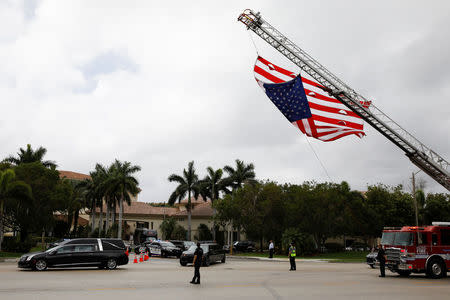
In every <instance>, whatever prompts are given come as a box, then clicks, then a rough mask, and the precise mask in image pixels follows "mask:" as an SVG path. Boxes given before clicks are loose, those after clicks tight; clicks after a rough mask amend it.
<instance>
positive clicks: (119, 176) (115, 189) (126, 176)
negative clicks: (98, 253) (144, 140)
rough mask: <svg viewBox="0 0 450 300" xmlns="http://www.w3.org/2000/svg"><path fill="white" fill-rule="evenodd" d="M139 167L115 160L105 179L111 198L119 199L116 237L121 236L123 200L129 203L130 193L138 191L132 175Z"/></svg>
mask: <svg viewBox="0 0 450 300" xmlns="http://www.w3.org/2000/svg"><path fill="white" fill-rule="evenodd" d="M140 170H141V167H139V166H133V165H131V163H130V162H128V161H125V162H121V161H119V160H117V159H116V160H115V161H114V163H113V164H112V172H111V176H110V177H109V178H108V179H107V180H106V182H105V184H106V186H108V187H109V190H110V191H111V193H112V195H113V198H114V199H118V200H119V229H118V233H117V235H118V236H117V237H118V238H120V239H121V238H122V218H123V202H124V201H125V202H126V203H127V204H128V205H130V204H131V198H130V195H132V196H133V197H135V196H136V195H137V194H138V193H139V182H138V180H137V179H136V178H135V177H134V176H133V175H132V174H134V173H136V172H139V171H140Z"/></svg>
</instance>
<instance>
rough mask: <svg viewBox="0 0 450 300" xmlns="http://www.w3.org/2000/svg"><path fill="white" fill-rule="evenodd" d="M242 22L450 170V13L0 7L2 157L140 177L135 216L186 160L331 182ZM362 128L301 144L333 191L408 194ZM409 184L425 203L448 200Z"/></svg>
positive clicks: (2, 1)
mask: <svg viewBox="0 0 450 300" xmlns="http://www.w3.org/2000/svg"><path fill="white" fill-rule="evenodd" d="M225 2H226V3H225ZM245 8H252V9H253V10H255V11H260V12H261V14H262V16H263V17H264V19H266V20H267V21H268V22H269V23H270V24H272V25H273V26H275V27H276V28H277V29H278V30H280V31H281V32H282V33H283V34H285V35H286V36H287V37H289V38H290V39H291V40H292V41H294V42H295V43H296V44H297V45H298V46H299V47H301V48H302V49H304V50H305V51H307V52H308V53H309V54H310V55H311V56H312V57H314V58H315V59H317V60H318V61H319V62H320V63H321V64H323V65H324V66H325V67H327V68H328V69H329V70H331V71H332V72H333V73H334V74H336V75H337V76H338V77H340V78H341V79H342V80H343V81H344V82H346V83H347V84H349V85H350V86H351V87H352V88H353V89H355V90H356V91H358V92H360V93H361V94H362V95H364V96H366V97H367V98H369V99H372V100H373V102H374V103H375V105H376V106H377V107H378V108H380V109H381V110H382V111H383V112H385V113H386V114H387V115H389V116H390V117H391V118H393V119H394V120H395V121H397V122H398V123H399V124H400V125H402V126H403V127H404V128H405V129H407V130H408V131H409V132H410V133H412V134H413V135H414V136H415V137H416V138H418V139H419V140H420V141H422V142H423V143H424V144H426V145H427V146H429V147H430V148H432V149H433V150H434V151H436V152H437V153H439V154H440V155H441V156H443V157H444V158H445V159H447V160H449V158H450V155H449V154H450V142H449V128H450V104H449V101H450V2H449V1H370V3H369V2H367V1H220V2H219V1H203V2H201V1H112V0H107V1H61V0H54V1H46V0H42V1H39V0H38V1H23V2H22V1H18V0H11V1H9V0H0V104H1V118H0V145H1V146H0V150H1V151H0V155H1V156H2V157H6V156H8V155H10V154H14V153H16V152H17V151H18V149H19V147H25V146H26V144H28V143H30V144H31V145H32V146H33V147H35V148H36V147H38V146H44V147H45V148H47V150H48V154H47V157H46V159H50V160H55V161H56V162H57V164H58V166H59V169H60V170H70V171H75V172H81V173H89V171H91V170H92V169H93V168H94V166H95V163H97V162H99V163H102V164H105V165H108V164H110V163H111V162H112V161H113V160H114V159H115V158H118V159H120V160H127V161H130V162H132V163H133V164H137V165H139V166H141V167H142V171H141V172H140V173H139V174H138V179H139V181H140V186H141V188H142V193H141V194H140V196H139V200H140V201H145V202H163V201H167V199H168V196H169V194H170V193H171V191H172V190H173V189H174V188H175V184H172V183H169V182H168V181H167V177H168V176H169V175H170V174H171V173H178V174H180V173H181V172H182V170H183V168H185V167H186V166H187V164H188V162H189V161H191V160H194V161H195V166H196V168H197V171H198V173H199V175H200V176H201V177H203V176H204V175H205V168H206V167H207V166H212V167H213V168H220V167H223V166H224V165H226V164H230V165H233V164H234V160H235V159H236V158H239V159H242V160H244V161H245V162H246V163H250V162H252V163H254V164H255V167H256V174H257V177H258V178H259V179H271V180H275V181H277V182H279V183H284V182H290V183H302V182H303V181H305V180H316V181H318V182H323V181H328V180H329V178H328V177H327V175H326V173H325V171H324V170H323V168H322V167H321V165H320V163H319V162H318V160H317V159H316V158H315V156H314V153H313V152H312V150H311V148H310V147H309V146H308V143H307V140H306V137H305V136H304V135H302V134H301V132H300V131H299V130H298V129H295V128H294V127H293V126H292V125H291V124H290V123H289V122H288V121H287V120H286V119H285V118H284V117H283V115H282V114H281V113H280V112H279V111H278V110H277V109H276V108H275V106H274V105H273V104H272V103H271V102H270V100H269V99H268V98H267V97H266V96H265V95H264V93H263V92H262V91H261V89H260V88H259V86H258V85H257V83H256V82H255V79H254V77H253V64H254V62H255V58H256V52H255V48H254V46H253V44H252V42H251V39H250V35H249V32H248V31H246V30H245V26H244V25H243V24H241V23H238V22H237V17H238V15H239V14H240V13H241V12H242V11H243V10H244V9H245ZM254 39H255V42H256V45H257V47H258V49H259V51H260V54H261V55H262V56H264V57H265V58H267V59H269V60H271V61H272V62H274V63H276V64H279V65H282V66H285V67H288V68H289V69H290V70H292V71H295V72H298V71H299V70H298V68H297V67H295V66H292V65H291V64H290V62H289V61H287V59H286V58H284V57H283V56H282V55H280V54H278V53H277V52H275V51H274V50H272V49H271V48H270V47H268V46H266V45H265V44H264V42H263V41H262V40H260V39H259V38H258V37H257V36H254ZM365 129H366V133H367V136H366V137H364V138H363V139H359V138H357V137H355V136H350V137H345V138H342V139H340V140H338V141H335V142H329V143H324V142H320V141H317V140H314V139H310V142H311V144H312V146H313V147H314V149H315V151H316V152H317V154H318V156H319V157H320V160H321V161H322V163H323V165H324V166H325V168H326V170H327V171H328V173H329V175H330V177H331V180H332V181H334V182H340V181H342V180H345V181H347V182H348V183H349V184H350V186H351V188H353V189H357V190H365V189H366V188H367V184H376V183H379V182H382V183H386V184H389V185H397V184H403V185H404V186H405V190H408V191H409V190H410V179H409V178H410V177H411V173H412V172H413V171H418V168H417V167H415V166H414V165H413V164H412V163H411V162H409V160H408V159H407V158H406V156H405V155H404V154H403V152H402V151H401V150H400V149H398V148H397V147H396V146H394V145H393V144H392V143H391V142H389V141H388V140H387V139H385V138H384V137H383V136H381V135H380V134H379V133H378V132H377V131H375V130H374V129H372V128H370V127H369V126H365ZM417 176H418V177H419V178H422V180H425V181H426V182H427V186H426V192H445V191H446V190H445V189H444V188H443V187H441V186H440V185H439V184H437V183H436V182H434V181H433V180H432V179H431V178H430V177H428V176H427V175H424V174H423V172H420V173H418V174H417Z"/></svg>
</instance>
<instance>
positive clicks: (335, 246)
mask: <svg viewBox="0 0 450 300" xmlns="http://www.w3.org/2000/svg"><path fill="white" fill-rule="evenodd" d="M324 246H325V248H326V249H327V250H328V252H341V251H343V250H344V246H342V245H341V244H339V243H325V244H324Z"/></svg>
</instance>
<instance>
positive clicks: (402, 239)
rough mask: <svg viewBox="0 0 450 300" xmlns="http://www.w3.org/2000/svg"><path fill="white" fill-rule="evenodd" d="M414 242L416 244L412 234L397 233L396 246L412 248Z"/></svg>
mask: <svg viewBox="0 0 450 300" xmlns="http://www.w3.org/2000/svg"><path fill="white" fill-rule="evenodd" d="M413 242H414V240H413V234H412V232H396V233H395V239H394V245H399V246H412V244H413Z"/></svg>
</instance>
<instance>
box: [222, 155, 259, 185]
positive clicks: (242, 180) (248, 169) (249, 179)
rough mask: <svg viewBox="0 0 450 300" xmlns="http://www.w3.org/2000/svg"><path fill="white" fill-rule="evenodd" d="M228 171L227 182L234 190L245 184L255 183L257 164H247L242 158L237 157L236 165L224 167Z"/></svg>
mask: <svg viewBox="0 0 450 300" xmlns="http://www.w3.org/2000/svg"><path fill="white" fill-rule="evenodd" d="M223 169H224V170H225V172H227V173H228V178H226V179H225V182H226V183H227V184H228V186H229V187H231V189H232V191H235V190H237V189H240V188H242V187H243V185H244V184H246V183H249V184H252V183H255V182H256V180H255V176H256V175H255V166H254V165H253V164H252V163H250V164H248V165H246V164H245V163H244V162H243V161H242V160H239V159H236V167H235V168H233V167H231V166H228V165H227V166H225V167H224V168H223Z"/></svg>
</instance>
